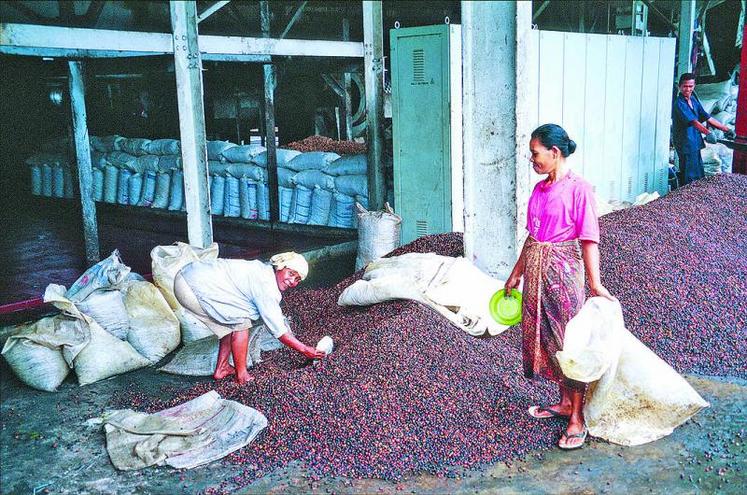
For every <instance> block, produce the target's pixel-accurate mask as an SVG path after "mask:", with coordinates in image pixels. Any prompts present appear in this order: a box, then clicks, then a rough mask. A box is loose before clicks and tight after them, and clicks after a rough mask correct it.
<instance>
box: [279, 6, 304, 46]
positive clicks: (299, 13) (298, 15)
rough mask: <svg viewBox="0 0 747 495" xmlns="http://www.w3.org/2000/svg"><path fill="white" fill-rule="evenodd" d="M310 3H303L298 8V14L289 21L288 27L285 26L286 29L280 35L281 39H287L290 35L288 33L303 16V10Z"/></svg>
mask: <svg viewBox="0 0 747 495" xmlns="http://www.w3.org/2000/svg"><path fill="white" fill-rule="evenodd" d="M307 3H309V2H308V1H304V2H301V5H299V6H298V8H297V9H296V12H295V13H294V14H293V17H291V20H290V21H288V25H287V26H285V29H283V32H282V33H281V34H280V39H281V40H282V39H285V37H286V36H287V35H288V31H290V30H291V28H292V27H293V25H294V24H295V23H296V21H297V20H299V19H300V18H301V14H303V9H304V7H306V4H307Z"/></svg>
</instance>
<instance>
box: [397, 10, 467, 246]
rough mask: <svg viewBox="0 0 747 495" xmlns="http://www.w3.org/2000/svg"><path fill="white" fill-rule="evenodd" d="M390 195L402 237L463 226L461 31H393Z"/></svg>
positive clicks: (430, 28)
mask: <svg viewBox="0 0 747 495" xmlns="http://www.w3.org/2000/svg"><path fill="white" fill-rule="evenodd" d="M390 40H391V43H390V44H391V77H392V125H393V147H394V149H393V154H394V201H395V205H396V208H397V213H398V214H399V215H401V216H402V238H401V241H402V242H403V243H407V242H410V241H412V240H414V239H416V238H418V237H420V236H423V235H427V234H435V233H441V232H451V231H453V230H463V216H462V211H463V206H462V201H463V200H462V197H463V195H462V193H461V191H462V178H461V169H462V155H461V146H462V144H461V143H462V141H461V137H462V136H461V134H462V133H461V117H462V116H461V97H462V95H461V76H462V71H461V30H460V26H458V25H453V24H451V25H448V24H444V25H440V26H423V27H414V28H402V29H392V30H391V31H390Z"/></svg>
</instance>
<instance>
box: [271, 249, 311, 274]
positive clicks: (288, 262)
mask: <svg viewBox="0 0 747 495" xmlns="http://www.w3.org/2000/svg"><path fill="white" fill-rule="evenodd" d="M270 263H272V266H274V267H275V269H276V270H282V269H283V268H290V269H291V270H293V271H294V272H296V273H298V274H299V275H300V276H301V280H304V279H305V278H306V276H307V275H308V274H309V264H308V263H307V262H306V258H304V257H303V256H302V255H300V254H298V253H294V252H293V251H288V252H287V253H280V254H276V255H275V256H273V257H272V258H270Z"/></svg>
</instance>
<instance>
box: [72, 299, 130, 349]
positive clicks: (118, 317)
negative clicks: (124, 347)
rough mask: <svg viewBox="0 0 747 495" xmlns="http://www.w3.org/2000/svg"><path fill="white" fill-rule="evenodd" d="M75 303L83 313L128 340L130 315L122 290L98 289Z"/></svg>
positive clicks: (116, 335) (102, 326)
mask: <svg viewBox="0 0 747 495" xmlns="http://www.w3.org/2000/svg"><path fill="white" fill-rule="evenodd" d="M75 304H76V306H78V309H79V310H80V312H81V313H83V314H84V315H87V316H90V317H91V318H93V319H94V320H96V323H98V324H99V325H101V328H103V329H104V330H106V331H107V332H109V333H110V334H112V335H114V336H115V337H117V338H118V339H119V340H127V333H128V332H129V331H130V317H129V316H128V315H127V309H126V308H125V303H124V299H123V298H122V293H121V292H120V291H118V290H97V291H95V292H93V293H91V294H90V295H89V296H88V297H86V298H85V299H84V300H83V301H80V302H77V303H75Z"/></svg>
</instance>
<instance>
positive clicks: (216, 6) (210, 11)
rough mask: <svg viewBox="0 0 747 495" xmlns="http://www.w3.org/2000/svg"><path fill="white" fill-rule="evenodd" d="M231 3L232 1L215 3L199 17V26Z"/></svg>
mask: <svg viewBox="0 0 747 495" xmlns="http://www.w3.org/2000/svg"><path fill="white" fill-rule="evenodd" d="M229 3H231V0H223V1H220V2H215V3H214V4H213V5H211V6H210V7H208V8H207V9H205V11H204V12H203V13H201V14H200V15H198V16H197V24H199V23H201V22H202V21H204V20H205V19H207V18H208V17H210V16H211V15H213V14H215V13H216V12H218V10H220V9H222V8H223V7H225V6H226V5H228V4H229Z"/></svg>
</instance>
